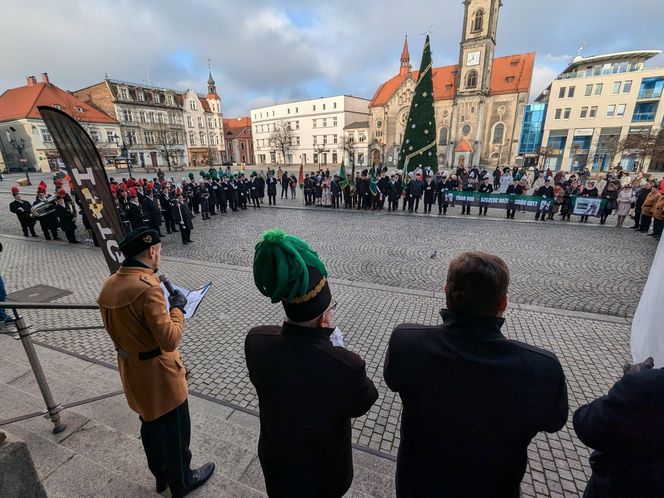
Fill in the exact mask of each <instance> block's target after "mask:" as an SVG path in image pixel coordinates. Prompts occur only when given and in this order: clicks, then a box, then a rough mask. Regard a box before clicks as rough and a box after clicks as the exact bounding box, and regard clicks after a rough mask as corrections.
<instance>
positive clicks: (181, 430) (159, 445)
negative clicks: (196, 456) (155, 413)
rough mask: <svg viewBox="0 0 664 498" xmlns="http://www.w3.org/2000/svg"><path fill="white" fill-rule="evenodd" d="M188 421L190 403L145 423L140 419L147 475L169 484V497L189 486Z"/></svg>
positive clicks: (189, 428)
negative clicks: (150, 473)
mask: <svg viewBox="0 0 664 498" xmlns="http://www.w3.org/2000/svg"><path fill="white" fill-rule="evenodd" d="M190 439H191V420H190V418H189V402H188V401H186V400H185V402H184V403H182V404H181V405H180V406H178V407H177V408H176V409H175V410H171V411H170V412H168V413H167V414H165V415H162V416H161V417H159V418H158V419H155V420H152V421H150V422H146V421H145V420H143V418H141V441H142V442H143V449H144V450H145V456H146V457H147V459H148V468H149V469H150V472H152V474H153V475H154V476H155V477H156V478H157V479H159V480H161V481H165V482H167V483H168V486H169V487H170V488H171V493H176V492H177V491H180V490H182V489H183V488H184V487H185V486H187V484H189V482H191V474H192V472H191V466H190V465H191V451H189V442H190Z"/></svg>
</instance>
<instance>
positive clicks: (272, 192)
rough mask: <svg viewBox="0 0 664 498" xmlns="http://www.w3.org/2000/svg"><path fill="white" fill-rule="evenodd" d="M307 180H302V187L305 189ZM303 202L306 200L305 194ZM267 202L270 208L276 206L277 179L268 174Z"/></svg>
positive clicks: (272, 174)
mask: <svg viewBox="0 0 664 498" xmlns="http://www.w3.org/2000/svg"><path fill="white" fill-rule="evenodd" d="M307 182H308V178H307V179H306V180H304V185H305V188H306V185H307ZM304 197H305V200H306V198H307V193H306V191H305V194H304ZM267 202H268V205H269V206H271V205H272V204H274V205H275V206H276V205H277V179H276V178H275V177H274V173H272V172H270V173H269V174H268V176H267Z"/></svg>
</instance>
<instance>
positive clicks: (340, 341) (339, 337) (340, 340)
mask: <svg viewBox="0 0 664 498" xmlns="http://www.w3.org/2000/svg"><path fill="white" fill-rule="evenodd" d="M330 342H331V343H332V345H333V346H334V347H338V348H343V347H344V336H343V334H342V333H341V330H339V327H337V328H335V329H334V332H332V333H331V334H330Z"/></svg>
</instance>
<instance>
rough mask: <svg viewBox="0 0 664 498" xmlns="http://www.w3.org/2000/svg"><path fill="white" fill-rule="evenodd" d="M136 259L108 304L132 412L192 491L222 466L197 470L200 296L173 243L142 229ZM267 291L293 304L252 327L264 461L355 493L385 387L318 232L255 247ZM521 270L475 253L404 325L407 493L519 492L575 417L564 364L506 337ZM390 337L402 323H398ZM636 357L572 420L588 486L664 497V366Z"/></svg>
mask: <svg viewBox="0 0 664 498" xmlns="http://www.w3.org/2000/svg"><path fill="white" fill-rule="evenodd" d="M119 248H120V250H121V251H122V252H123V254H124V256H125V260H124V262H123V264H122V267H121V268H120V270H118V271H117V272H116V273H114V274H113V275H111V276H110V277H109V278H108V279H107V281H106V282H105V283H104V286H103V288H102V290H101V292H100V295H99V298H98V300H97V302H98V304H99V307H100V311H101V316H102V319H103V321H104V325H105V327H106V330H107V331H108V333H109V334H110V335H111V337H112V339H113V344H114V345H115V347H116V350H117V353H118V366H119V372H120V376H121V380H122V383H123V386H124V390H125V395H126V398H127V402H128V404H129V406H130V407H131V408H132V409H133V410H134V411H136V412H137V413H138V414H139V415H140V420H141V441H142V443H143V446H144V448H145V454H146V457H147V461H148V468H149V469H150V471H151V472H152V474H153V475H154V477H155V480H156V481H155V482H156V486H155V487H156V491H157V492H163V491H165V490H166V488H170V490H171V494H172V496H174V497H182V496H185V495H187V494H188V493H189V492H191V491H193V490H194V489H196V488H197V487H199V486H201V485H203V484H204V483H205V482H206V481H207V480H208V479H209V478H210V476H211V475H212V474H213V473H214V470H215V465H214V462H208V463H206V464H204V465H203V466H201V467H199V468H197V469H192V468H191V467H190V462H191V457H192V454H191V451H190V449H189V441H190V437H191V424H190V415H189V407H188V402H187V381H186V368H185V366H184V363H183V360H182V358H181V357H180V354H179V352H178V346H179V343H180V340H181V338H182V335H183V332H184V327H185V321H184V315H185V310H186V304H187V299H186V297H185V296H184V295H183V294H182V293H181V292H179V291H174V292H173V293H171V294H170V296H169V298H168V301H169V303H170V309H169V310H167V308H166V299H165V298H164V294H163V292H162V290H161V288H160V287H159V279H158V278H157V275H156V271H157V269H158V267H159V264H160V254H161V239H160V237H159V234H158V233H157V231H156V230H154V229H151V228H149V227H141V228H139V229H137V230H134V231H132V232H130V233H129V234H127V235H126V236H125V237H124V238H123V240H122V241H121V242H120V244H119ZM253 277H254V283H255V285H256V287H257V288H258V290H259V291H260V292H261V293H262V294H263V295H265V296H266V297H269V298H270V300H271V302H272V303H280V304H281V305H282V307H283V312H284V313H285V316H286V318H285V320H284V321H283V323H282V324H281V325H264V326H259V327H254V328H252V329H251V330H250V331H249V332H248V334H247V336H246V339H245V344H244V356H245V360H246V365H247V369H248V372H249V378H250V380H251V382H252V384H253V385H254V387H255V389H256V392H257V395H258V401H259V407H260V437H259V439H258V458H259V461H260V465H261V468H262V471H263V475H264V477H265V485H266V489H267V494H268V496H270V497H272V498H298V497H301V498H305V497H306V498H309V497H320V498H340V497H342V496H344V495H345V494H346V492H347V491H348V489H349V488H350V486H351V484H352V481H353V453H352V451H351V448H352V446H351V434H352V431H351V419H353V418H356V417H360V416H362V415H364V414H366V413H367V412H368V411H369V410H370V408H371V407H372V405H373V404H374V403H375V402H376V401H377V398H378V392H377V389H376V387H375V385H374V382H373V381H372V380H371V379H370V378H369V377H368V375H367V372H366V367H365V362H364V361H363V360H362V358H361V357H360V356H359V355H357V354H355V353H353V352H352V351H350V350H349V349H347V348H346V347H345V346H344V338H343V334H342V332H341V331H340V329H339V326H340V325H341V324H339V323H338V322H337V321H335V309H336V308H337V303H336V301H334V299H333V295H332V291H331V289H330V286H329V284H328V272H327V269H326V267H325V265H324V263H323V262H322V261H321V260H320V258H319V257H318V255H317V254H316V252H315V251H314V250H313V249H312V248H311V247H310V246H309V245H308V244H307V243H306V242H304V241H303V240H301V239H298V238H296V237H294V236H292V235H289V234H287V233H285V232H284V231H283V230H280V229H272V230H268V231H267V232H265V233H264V234H263V236H262V238H261V240H260V241H259V242H258V244H257V245H256V248H255V254H254V259H253ZM509 282H510V274H509V270H508V267H507V265H506V264H505V262H504V261H503V260H502V259H500V258H499V257H497V256H494V255H491V254H487V253H479V252H471V253H463V254H460V255H458V256H456V257H455V258H453V259H452V261H451V262H450V264H449V268H448V271H447V277H446V282H445V286H444V290H445V296H446V306H447V308H446V309H444V310H442V311H441V317H442V324H440V325H418V324H412V323H408V324H402V325H399V326H397V327H396V328H395V329H394V330H393V331H392V334H391V337H390V339H389V343H388V346H387V352H386V356H385V361H384V369H383V378H384V380H385V383H386V385H387V386H388V387H389V389H391V390H392V391H394V392H396V393H398V395H399V396H400V398H401V403H402V406H403V408H402V410H403V413H402V416H401V433H400V434H401V439H400V444H399V452H398V456H397V464H396V496H397V497H399V498H413V497H435V496H469V497H470V496H472V497H488V496H491V497H496V498H515V497H518V496H520V484H521V480H522V479H523V476H524V474H525V471H526V466H527V463H528V446H529V444H530V443H531V441H532V440H533V438H534V437H535V436H536V435H537V434H538V433H540V432H548V433H554V432H556V431H559V430H561V429H562V428H563V427H564V426H565V424H566V422H567V419H568V416H569V413H568V393H567V384H566V379H565V373H564V371H563V368H562V366H561V364H560V362H559V360H558V359H557V358H556V356H555V354H554V353H552V352H550V351H547V350H544V349H541V348H538V347H536V346H533V345H529V344H526V343H523V342H520V341H516V340H511V339H508V338H506V337H505V336H504V335H503V333H502V332H501V327H502V326H503V323H504V319H503V316H504V314H505V311H506V309H507V307H508V297H507V296H508V287H509ZM386 332H387V331H386ZM653 367H654V361H653V359H652V358H648V359H646V360H645V361H644V362H643V363H638V364H635V365H626V366H625V368H624V376H623V377H622V378H621V379H620V380H618V382H617V383H616V384H615V386H614V387H613V388H612V389H611V390H610V391H609V393H608V394H607V395H606V396H602V397H600V398H598V399H597V400H595V401H592V402H590V403H589V404H586V405H584V406H581V407H580V408H578V409H577V410H576V412H575V413H574V418H573V425H574V429H575V431H576V433H577V435H578V437H579V439H580V440H581V441H582V442H584V443H585V444H587V445H588V446H589V447H591V448H592V449H594V450H595V451H594V453H593V454H592V456H591V458H590V466H591V468H592V476H591V478H590V481H589V483H588V485H587V487H586V490H585V494H584V496H585V497H587V498H595V497H597V498H599V497H614V496H615V497H627V496H635V497H636V496H638V497H640V498H650V497H652V498H654V497H661V496H664V455H663V453H662V451H663V450H662V449H663V448H664V439H663V438H664V432H663V431H661V411H662V406H661V405H662V403H661V392H662V389H664V369H655V368H653Z"/></svg>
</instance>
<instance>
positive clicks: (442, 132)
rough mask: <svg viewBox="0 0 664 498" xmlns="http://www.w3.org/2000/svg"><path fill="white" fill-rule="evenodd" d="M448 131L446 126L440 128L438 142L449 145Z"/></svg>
mask: <svg viewBox="0 0 664 498" xmlns="http://www.w3.org/2000/svg"><path fill="white" fill-rule="evenodd" d="M448 133H449V132H448V129H447V128H446V127H445V126H443V127H442V128H441V129H440V132H438V144H439V145H447V135H448ZM360 138H362V137H361V136H360ZM360 141H361V140H360Z"/></svg>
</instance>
